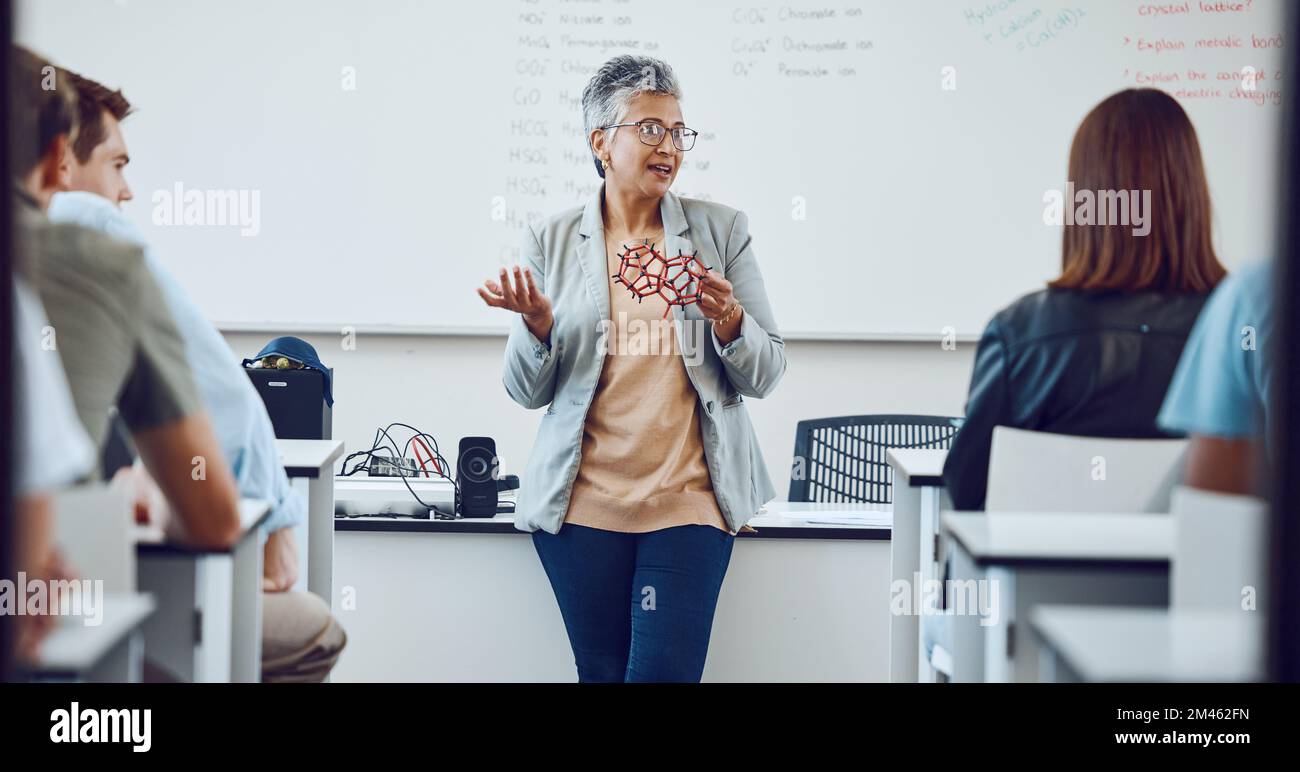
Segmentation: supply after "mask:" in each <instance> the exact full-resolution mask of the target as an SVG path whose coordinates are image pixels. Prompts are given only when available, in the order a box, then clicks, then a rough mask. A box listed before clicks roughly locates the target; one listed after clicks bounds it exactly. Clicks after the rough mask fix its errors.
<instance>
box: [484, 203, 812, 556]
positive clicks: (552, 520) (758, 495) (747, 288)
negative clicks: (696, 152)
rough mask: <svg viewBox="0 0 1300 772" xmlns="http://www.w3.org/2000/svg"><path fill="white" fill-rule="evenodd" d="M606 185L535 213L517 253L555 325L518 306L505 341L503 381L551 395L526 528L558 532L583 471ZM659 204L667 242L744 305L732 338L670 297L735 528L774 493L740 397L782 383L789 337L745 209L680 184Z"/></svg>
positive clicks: (527, 397) (720, 490) (601, 354)
mask: <svg viewBox="0 0 1300 772" xmlns="http://www.w3.org/2000/svg"><path fill="white" fill-rule="evenodd" d="M604 192H605V189H604V186H603V185H602V186H601V189H600V190H599V191H597V193H596V195H595V196H593V197H592V199H591V200H590V201H588V202H587V204H586V206H578V207H574V208H573V209H570V210H568V211H565V212H563V213H561V214H559V215H557V216H555V217H552V218H550V219H549V220H546V221H545V222H543V223H541V224H540V225H538V226H536V227H534V226H532V225H530V226H529V227H528V229H527V232H526V233H525V234H524V241H523V245H522V249H521V254H520V262H521V263H522V264H523V265H525V266H528V267H529V268H530V269H531V270H532V272H533V276H534V278H535V280H536V282H537V287H538V289H539V290H541V291H542V292H544V293H545V294H546V295H547V297H549V298H550V300H551V306H552V309H553V311H554V315H555V325H554V327H553V328H552V330H551V340H550V346H549V347H548V346H547V345H546V344H544V343H542V342H541V341H539V340H538V339H537V338H536V336H534V335H533V334H532V333H531V332H529V330H528V327H527V326H526V325H525V324H524V321H523V317H522V316H520V315H519V314H514V318H513V320H512V322H511V329H510V337H509V339H508V341H507V342H506V353H505V375H504V377H503V381H504V383H505V387H506V391H507V392H508V393H509V394H510V397H511V399H513V400H514V401H515V402H518V403H519V404H521V405H523V406H524V407H526V408H529V409H533V408H539V407H542V406H544V405H545V406H548V407H547V410H546V414H545V415H544V416H543V417H542V423H541V427H540V428H539V429H538V432H537V440H536V441H535V442H534V443H533V451H532V455H531V456H530V457H529V459H528V465H527V467H526V468H525V471H524V475H523V478H522V480H521V481H520V490H519V496H518V500H517V503H516V512H515V527H516V528H517V529H519V530H521V531H528V532H532V531H536V530H537V529H539V528H541V529H544V530H545V531H547V532H548V533H559V531H560V526H561V525H563V522H564V515H565V512H566V511H567V510H568V506H569V494H570V491H571V490H572V488H573V480H574V477H576V476H577V474H578V462H579V457H580V456H581V452H582V434H583V427H584V424H585V422H586V417H587V408H588V407H589V406H590V405H591V401H592V397H593V395H594V394H595V391H596V384H597V382H598V381H599V379H600V374H601V370H602V368H603V366H604V361H605V352H606V350H607V347H606V341H605V337H606V336H605V332H606V330H607V329H608V324H607V323H602V320H607V319H609V292H610V282H609V280H610V276H609V272H608V267H607V265H606V255H605V230H604V223H603V222H602V221H601V200H602V198H603V196H604ZM659 212H660V214H661V215H662V217H663V223H664V234H665V238H666V243H665V244H664V247H666V249H665V250H664V254H665V255H666V256H676V255H677V254H678V253H679V252H680V253H681V254H690V253H691V252H692V251H693V250H698V256H699V259H700V260H701V261H703V263H704V265H706V266H708V267H709V268H712V269H714V270H716V271H718V272H720V273H721V274H723V276H725V277H726V279H727V280H728V281H730V282H731V283H732V286H733V292H734V293H735V296H736V298H737V300H739V301H740V304H741V305H742V306H743V307H744V314H743V318H742V321H741V327H740V337H739V338H737V339H736V340H734V341H732V342H731V343H729V344H727V345H725V346H724V345H721V343H720V342H719V341H718V338H717V336H716V335H714V333H713V325H712V323H711V322H710V321H709V320H708V319H706V318H705V317H704V315H703V314H701V313H700V309H699V306H698V305H696V304H691V305H687V306H673V307H672V309H673V317H674V318H675V319H676V320H678V322H680V323H679V324H675V325H674V326H675V327H676V328H677V338H678V341H679V343H680V349H681V352H682V357H683V359H684V360H685V362H686V372H687V374H688V375H689V376H690V380H691V383H692V384H693V385H694V386H695V391H696V393H697V394H698V395H699V400H700V405H701V406H702V409H701V411H700V417H701V424H700V428H701V434H702V439H703V443H704V455H705V459H706V460H707V462H708V467H709V476H710V478H711V479H712V481H713V491H714V495H715V496H716V497H717V500H718V507H719V508H720V509H721V510H722V514H723V516H724V517H725V518H726V520H727V523H728V524H729V525H730V526H731V530H732V531H733V532H734V531H739V530H740V528H741V526H743V525H744V524H745V523H746V522H747V521H748V520H749V519H750V518H752V517H753V516H754V514H755V513H756V512H757V511H758V509H759V507H761V506H762V505H763V504H765V503H766V502H768V501H770V500H772V498H773V497H775V495H776V491H775V490H774V489H773V487H772V481H771V479H770V478H769V477H768V474H767V467H766V465H765V464H764V463H763V456H762V453H761V452H760V451H759V448H758V439H757V437H756V436H755V435H754V427H753V425H752V424H750V421H749V414H748V412H746V409H745V402H744V399H743V397H755V398H761V397H766V396H767V395H768V394H770V393H771V392H772V390H773V389H775V388H776V385H777V383H779V382H780V381H781V377H782V376H783V375H784V374H785V367H786V359H785V341H784V340H782V339H781V336H780V334H778V332H777V328H776V320H775V319H773V317H772V307H771V305H770V304H769V303H768V299H767V291H766V290H765V289H764V287H763V277H762V275H761V274H760V273H759V270H758V260H757V259H755V257H754V250H753V249H752V248H751V244H750V242H751V239H750V236H749V227H748V219H747V218H746V217H745V214H744V213H743V212H740V211H737V210H735V209H731V208H730V207H726V206H722V205H721V204H714V203H711V202H707V201H697V200H694V199H689V198H679V197H677V196H675V195H673V194H672V193H668V194H667V195H665V196H664V197H663V200H662V201H661V202H660V204H659ZM612 343H613V341H611V344H612ZM742 395H743V396H742ZM647 396H651V395H647Z"/></svg>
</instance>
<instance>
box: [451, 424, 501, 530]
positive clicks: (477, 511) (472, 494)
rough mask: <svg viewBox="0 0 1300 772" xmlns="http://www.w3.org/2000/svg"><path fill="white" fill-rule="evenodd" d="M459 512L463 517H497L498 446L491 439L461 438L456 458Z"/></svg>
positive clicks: (457, 507) (457, 509) (457, 508)
mask: <svg viewBox="0 0 1300 772" xmlns="http://www.w3.org/2000/svg"><path fill="white" fill-rule="evenodd" d="M456 487H457V488H458V489H459V492H460V500H459V501H458V502H457V506H456V511H457V512H458V513H459V514H460V516H461V517H496V514H497V444H496V442H495V441H494V440H493V439H492V438H491V437H461V438H460V453H459V454H458V455H457V457H456Z"/></svg>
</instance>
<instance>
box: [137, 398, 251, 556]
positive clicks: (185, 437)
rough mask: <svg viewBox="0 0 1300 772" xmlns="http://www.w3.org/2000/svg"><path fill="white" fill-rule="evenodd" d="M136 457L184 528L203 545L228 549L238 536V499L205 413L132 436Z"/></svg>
mask: <svg viewBox="0 0 1300 772" xmlns="http://www.w3.org/2000/svg"><path fill="white" fill-rule="evenodd" d="M133 437H134V439H135V444H136V447H137V449H139V451H140V458H141V459H143V460H144V465H145V467H146V468H147V469H148V470H149V474H150V475H151V476H152V477H153V479H154V481H155V482H157V483H158V487H159V488H161V489H162V492H163V494H164V495H166V496H167V500H168V502H170V504H171V511H172V514H173V515H174V516H175V518H176V519H177V520H179V521H180V524H181V525H183V526H184V529H185V536H186V539H187V540H188V541H190V542H192V543H194V544H195V545H197V546H202V547H217V548H220V547H228V546H230V545H231V544H234V542H235V539H236V538H238V536H239V528H240V526H239V496H238V494H237V493H236V491H235V480H234V477H232V476H231V474H230V467H229V465H227V464H226V462H225V459H224V458H222V456H221V448H220V447H219V446H218V445H217V438H216V437H215V436H214V435H213V433H212V427H211V425H209V423H208V418H207V415H206V414H205V413H193V414H191V415H188V416H185V417H183V418H179V419H177V420H175V421H170V422H168V423H165V424H161V425H159V426H155V427H152V428H149V429H143V430H138V431H136V432H134V433H133Z"/></svg>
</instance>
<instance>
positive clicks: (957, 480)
mask: <svg viewBox="0 0 1300 772" xmlns="http://www.w3.org/2000/svg"><path fill="white" fill-rule="evenodd" d="M1009 395H1010V388H1009V387H1008V385H1007V356H1006V346H1005V345H1004V344H1003V342H1002V337H1001V335H1000V334H999V331H998V328H997V325H996V323H995V322H990V323H989V326H988V328H986V329H985V330H984V335H983V336H982V337H981V338H980V343H979V349H978V350H977V351H976V352H975V366H974V368H973V372H972V374H971V382H970V396H969V397H968V398H967V401H966V422H965V423H964V424H962V427H961V430H960V431H958V432H957V436H956V437H954V438H953V441H952V448H951V449H950V450H949V451H948V458H947V460H946V461H944V464H943V484H944V486H945V487H947V489H948V495H949V496H950V497H951V498H952V504H953V508H954V509H967V510H971V509H974V510H979V509H983V508H984V495H985V494H986V493H987V492H988V482H989V452H990V446H991V445H992V443H993V429H994V427H996V426H1011V425H1013V424H1012V420H1011V400H1010V396H1009Z"/></svg>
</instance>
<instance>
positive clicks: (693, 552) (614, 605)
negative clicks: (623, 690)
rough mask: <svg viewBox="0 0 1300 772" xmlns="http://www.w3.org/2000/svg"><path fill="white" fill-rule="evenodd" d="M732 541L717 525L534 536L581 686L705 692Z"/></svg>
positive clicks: (566, 529)
mask: <svg viewBox="0 0 1300 772" xmlns="http://www.w3.org/2000/svg"><path fill="white" fill-rule="evenodd" d="M735 539H736V537H734V536H732V535H731V534H729V533H727V532H726V531H723V530H722V529H720V528H714V527H713V526H710V525H681V526H676V527H673V528H664V529H661V530H658V531H650V532H648V533H622V532H618V531H605V530H602V529H600V528H590V527H587V526H582V525H575V524H572V523H565V524H564V525H562V526H561V527H560V532H559V533H558V534H551V533H547V532H546V531H544V530H541V529H538V530H536V531H533V546H535V547H536V548H537V554H538V556H539V557H540V558H541V560H542V567H543V568H545V569H546V575H547V576H548V577H549V578H550V580H551V587H552V589H553V590H554V591H555V600H556V601H557V602H558V603H559V606H560V615H561V616H563V617H564V627H565V629H567V630H568V633H569V644H570V645H571V646H572V647H573V659H574V663H575V664H576V665H577V668H578V681H580V682H584V683H586V682H615V683H623V682H628V683H632V682H666V681H672V682H691V683H698V682H699V680H700V676H701V675H702V674H703V673H704V659H705V657H706V655H707V654H708V651H709V634H710V632H711V631H712V629H713V612H714V609H715V608H716V607H717V605H718V592H719V590H721V589H722V580H723V577H725V576H726V574H727V564H728V563H729V562H731V547H732V545H733V544H734V543H735Z"/></svg>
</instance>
